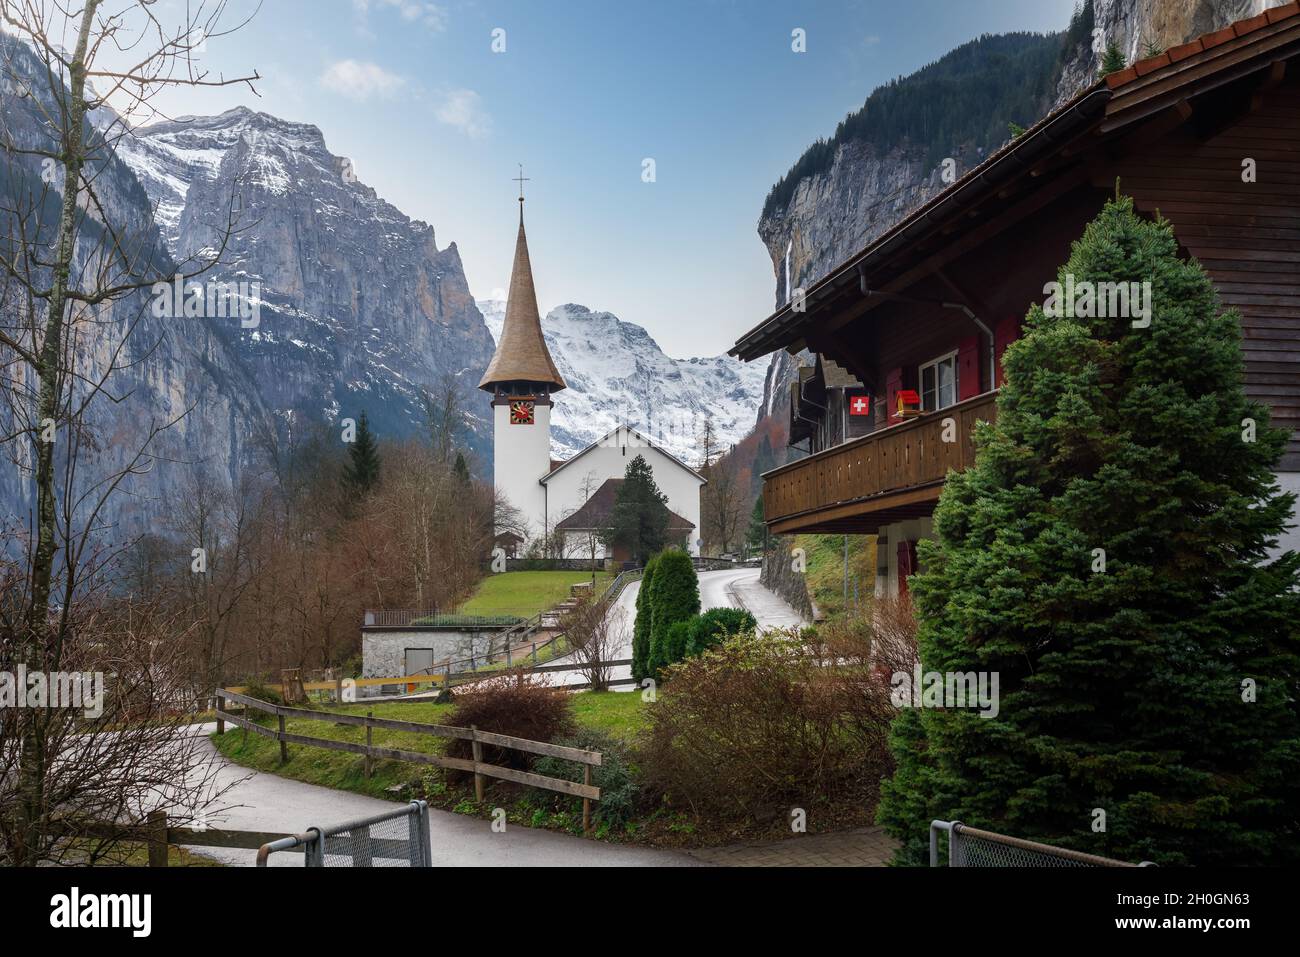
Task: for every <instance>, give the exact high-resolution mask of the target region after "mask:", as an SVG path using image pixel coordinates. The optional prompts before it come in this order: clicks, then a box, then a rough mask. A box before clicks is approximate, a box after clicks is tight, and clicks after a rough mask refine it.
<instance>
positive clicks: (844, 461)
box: [763, 392, 997, 534]
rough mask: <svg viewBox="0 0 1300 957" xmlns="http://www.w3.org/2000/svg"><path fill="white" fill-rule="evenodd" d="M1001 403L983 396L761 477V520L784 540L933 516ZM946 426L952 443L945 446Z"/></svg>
mask: <svg viewBox="0 0 1300 957" xmlns="http://www.w3.org/2000/svg"><path fill="white" fill-rule="evenodd" d="M996 401H997V393H996V392H986V393H984V394H983V395H978V396H975V397H974V398H972V399H967V400H966V401H964V402H959V403H958V404H956V405H952V406H949V407H948V408H946V409H940V410H939V411H937V412H927V413H926V414H925V415H922V416H919V417H917V418H915V419H910V420H908V421H906V422H903V423H901V424H899V425H895V426H891V427H889V428H886V429H880V430H878V431H876V432H872V433H871V434H870V435H864V436H863V437H862V438H859V439H853V440H852V441H849V442H845V443H843V444H842V445H837V446H835V447H834V448H831V449H827V450H826V451H824V452H818V453H817V454H816V455H812V456H809V457H808V458H805V459H800V460H799V461H797V462H791V463H790V464H789V465H783V466H782V467H781V468H779V469H774V470H773V471H771V472H766V473H764V475H763V517H764V520H765V521H766V522H767V524H768V526H769V527H770V528H771V530H772V531H774V532H778V533H782V534H784V533H789V532H824V531H864V532H870V531H875V530H876V528H878V527H879V525H880V524H885V523H886V522H887V521H893V520H897V519H901V518H906V517H911V516H913V515H919V514H928V511H929V509H931V508H933V503H934V501H935V500H936V499H938V497H939V491H940V490H941V489H942V487H943V480H944V477H945V476H946V475H947V474H948V470H949V469H957V470H961V469H964V468H967V467H968V466H970V465H971V463H973V462H974V460H975V449H974V444H973V441H972V434H973V432H974V430H975V423H976V422H977V421H979V420H984V421H988V422H991V421H993V420H994V419H995V418H996V413H997V406H996ZM946 419H953V420H954V422H953V425H955V428H956V432H955V440H954V441H950V442H945V441H944V429H945V424H944V423H945V420H946Z"/></svg>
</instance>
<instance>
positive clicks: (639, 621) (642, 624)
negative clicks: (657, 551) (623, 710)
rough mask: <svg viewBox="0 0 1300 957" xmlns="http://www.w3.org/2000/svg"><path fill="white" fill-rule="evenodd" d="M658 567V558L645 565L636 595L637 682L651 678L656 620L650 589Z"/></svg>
mask: <svg viewBox="0 0 1300 957" xmlns="http://www.w3.org/2000/svg"><path fill="white" fill-rule="evenodd" d="M657 565H658V561H657V560H656V558H651V559H650V561H648V562H646V563H645V570H644V571H643V572H642V573H641V584H640V586H639V587H638V589H637V593H636V621H635V622H634V623H633V625H632V677H633V678H635V679H636V680H637V682H640V681H642V680H643V679H645V678H648V677H649V676H650V667H649V661H650V628H651V625H652V624H653V618H654V611H653V609H652V608H651V605H650V587H651V585H652V584H653V582H654V577H655V567H656V566H657Z"/></svg>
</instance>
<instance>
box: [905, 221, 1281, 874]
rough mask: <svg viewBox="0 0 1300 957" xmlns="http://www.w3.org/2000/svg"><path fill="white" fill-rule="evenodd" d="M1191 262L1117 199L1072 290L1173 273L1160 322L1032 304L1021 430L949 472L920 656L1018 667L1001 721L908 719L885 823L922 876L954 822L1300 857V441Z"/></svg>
mask: <svg viewBox="0 0 1300 957" xmlns="http://www.w3.org/2000/svg"><path fill="white" fill-rule="evenodd" d="M1177 250H1178V244H1177V241H1176V239H1175V238H1174V235H1173V231H1172V228H1171V227H1170V225H1169V224H1168V223H1167V222H1164V221H1156V222H1152V221H1150V220H1146V219H1143V218H1142V217H1140V216H1138V215H1137V214H1136V213H1135V212H1134V209H1133V204H1132V201H1131V200H1129V199H1127V198H1116V199H1115V200H1114V201H1112V202H1109V203H1107V205H1106V207H1105V208H1104V210H1103V211H1102V213H1101V214H1100V215H1099V216H1098V218H1097V219H1096V220H1094V221H1093V222H1092V223H1091V224H1090V225H1089V226H1088V227H1087V229H1086V231H1085V232H1084V235H1083V237H1082V238H1081V239H1080V240H1079V241H1078V242H1076V243H1075V244H1074V246H1073V249H1072V253H1071V256H1070V260H1069V262H1068V263H1067V264H1066V265H1065V266H1064V267H1063V268H1062V270H1061V272H1060V275H1059V277H1058V279H1059V281H1060V282H1061V283H1065V282H1066V277H1067V274H1069V275H1071V276H1072V277H1073V281H1074V283H1075V287H1076V288H1077V289H1082V288H1085V287H1082V286H1080V284H1081V283H1094V284H1095V283H1101V282H1112V281H1113V282H1130V281H1133V280H1137V281H1143V280H1150V282H1151V301H1152V309H1151V312H1150V324H1149V326H1147V327H1146V328H1134V327H1133V325H1132V321H1133V320H1132V319H1130V318H1123V317H1120V318H1115V317H1094V316H1086V317H1085V316H1078V315H1077V314H1078V312H1079V311H1078V310H1076V311H1075V314H1076V316H1077V317H1070V315H1069V313H1068V312H1067V314H1066V315H1064V316H1059V315H1048V314H1047V313H1046V312H1045V311H1044V308H1043V307H1042V306H1038V305H1035V306H1034V307H1033V308H1031V310H1030V312H1029V315H1028V318H1027V321H1026V329H1025V335H1024V336H1023V338H1021V339H1020V340H1018V341H1017V342H1015V343H1013V344H1012V345H1011V346H1010V347H1009V348H1008V350H1007V352H1006V356H1005V359H1004V363H1005V369H1006V373H1007V382H1006V385H1005V387H1004V388H1003V389H1002V391H1001V392H1000V394H999V396H998V405H997V408H998V414H997V422H996V424H993V425H987V424H986V425H982V426H980V428H979V430H978V431H977V436H976V443H977V448H978V454H977V458H976V462H975V464H974V466H973V467H972V468H971V469H970V470H968V471H966V472H963V473H958V474H954V475H950V477H949V479H948V481H947V482H946V484H945V487H944V490H943V495H942V498H941V500H940V503H939V506H938V508H937V510H936V513H935V531H936V534H937V541H934V542H923V543H922V544H921V548H920V565H921V568H922V572H921V573H920V574H919V575H916V576H914V577H913V578H912V588H911V592H912V596H913V599H914V601H915V603H916V607H917V609H918V612H919V616H918V619H919V634H918V647H919V652H920V657H921V662H922V665H923V668H924V670H925V671H936V672H941V673H949V672H972V671H973V672H981V671H983V672H991V673H996V674H997V675H998V676H999V685H1000V687H999V692H1000V695H999V707H998V713H997V715H996V717H991V718H989V717H980V716H979V713H978V712H977V711H974V710H971V709H969V708H968V709H960V708H948V709H937V708H929V707H926V708H921V709H915V708H906V709H904V710H903V712H902V713H901V714H900V716H899V717H898V719H897V720H896V721H895V724H894V727H893V729H892V731H891V747H892V749H893V752H894V755H895V758H896V761H897V771H896V773H895V775H894V777H893V778H892V780H890V781H887V782H886V783H885V786H884V789H883V795H882V800H881V803H880V807H879V820H880V821H881V823H883V824H885V825H886V827H887V829H888V830H889V831H890V833H892V834H894V835H895V836H896V837H898V838H899V839H901V840H902V842H903V846H902V849H901V851H900V855H899V859H900V862H907V863H921V862H923V861H924V859H925V853H926V850H925V849H926V834H927V827H928V824H929V822H930V820H931V819H933V818H941V819H948V820H953V819H959V820H961V821H963V822H965V823H968V824H970V825H972V826H976V827H983V828H987V829H990V830H996V831H1002V832H1005V833H1009V834H1013V835H1016V836H1019V837H1024V838H1030V839H1036V840H1041V841H1045V842H1047V843H1051V844H1056V845H1061V846H1066V847H1074V848H1077V849H1080V850H1087V851H1091V852H1094V853H1099V854H1105V855H1108V856H1113V857H1119V858H1123V859H1128V860H1144V859H1145V860H1152V861H1155V862H1157V863H1162V864H1181V863H1195V864H1217V863H1230V864H1246V863H1252V864H1262V863H1283V862H1290V861H1294V860H1295V858H1296V854H1297V852H1298V851H1300V828H1297V825H1296V815H1295V809H1296V808H1297V807H1300V743H1298V742H1300V724H1298V722H1297V714H1296V710H1295V702H1296V700H1297V693H1296V692H1297V687H1298V682H1300V655H1298V653H1297V643H1296V637H1297V626H1298V623H1300V572H1298V567H1300V556H1297V555H1295V554H1294V553H1290V552H1288V553H1286V554H1285V555H1283V556H1281V557H1279V558H1272V559H1271V558H1269V557H1268V550H1269V548H1270V547H1271V545H1273V544H1274V543H1275V542H1276V540H1277V537H1278V535H1279V533H1280V531H1281V530H1282V529H1283V527H1284V525H1285V523H1286V522H1287V516H1288V514H1289V511H1290V509H1291V507H1292V504H1293V500H1294V496H1292V495H1286V494H1281V493H1280V492H1279V491H1278V490H1277V486H1276V484H1275V480H1274V477H1273V475H1272V473H1271V467H1272V466H1273V464H1274V463H1275V462H1276V461H1277V459H1278V457H1279V455H1280V454H1281V452H1282V450H1283V448H1284V445H1285V441H1286V434H1285V432H1284V431H1283V430H1280V429H1276V428H1272V427H1270V426H1269V425H1268V418H1267V415H1268V413H1267V410H1266V408H1265V407H1264V406H1262V405H1260V404H1259V403H1256V402H1254V401H1251V400H1248V399H1247V398H1246V397H1245V395H1244V393H1243V389H1242V381H1243V361H1242V355H1241V335H1240V331H1239V328H1238V316H1237V315H1236V313H1234V312H1231V311H1229V312H1225V313H1219V311H1218V308H1217V302H1216V298H1215V294H1214V291H1213V288H1212V286H1211V284H1210V281H1209V279H1208V278H1207V276H1206V275H1205V273H1204V272H1203V271H1202V270H1201V268H1200V266H1199V265H1198V264H1197V263H1195V262H1188V261H1184V260H1181V259H1179V258H1178V252H1177ZM1087 311H1088V312H1092V311H1095V310H1087ZM1252 430H1253V431H1252ZM1095 809H1100V810H1101V811H1104V813H1105V820H1104V826H1105V830H1100V831H1099V830H1096V829H1095V824H1096V822H1097V821H1098V820H1099V818H1098V817H1097V815H1096V813H1095Z"/></svg>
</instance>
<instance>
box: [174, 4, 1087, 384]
mask: <svg viewBox="0 0 1300 957" xmlns="http://www.w3.org/2000/svg"><path fill="white" fill-rule="evenodd" d="M186 2H188V3H190V4H195V3H196V2H197V0H160V2H159V3H158V4H157V5H156V6H155V7H154V9H155V11H156V15H157V16H158V17H159V18H160V19H161V20H162V21H164V22H167V21H168V19H169V18H172V19H174V20H179V19H180V17H181V16H182V12H183V10H184V7H185V4H186ZM209 2H211V0H209ZM1073 2H1074V0H907V2H898V0H890V2H880V0H869V2H868V0H857V2H855V0H785V2H775V0H690V2H687V0H648V2H646V0H640V2H631V0H618V2H613V0H610V2H596V0H513V2H507V0H436V2H427V0H262V2H261V4H260V7H259V4H258V3H257V2H256V0H229V2H228V5H227V12H226V14H225V17H224V19H223V22H224V23H226V24H227V25H235V24H237V23H239V22H240V21H242V20H244V19H245V18H246V17H247V16H248V15H250V14H251V15H252V19H251V20H249V21H248V23H247V24H246V25H244V26H242V27H241V28H240V29H239V30H238V31H237V32H235V33H233V34H231V35H229V36H217V37H212V38H210V39H208V40H207V41H206V42H205V43H204V51H203V53H202V54H201V56H200V58H201V60H202V62H203V65H204V66H205V67H206V68H208V69H209V70H211V71H212V74H213V75H217V74H221V75H224V76H227V77H229V76H237V75H245V74H249V73H251V72H252V71H253V70H256V71H257V72H258V73H259V74H260V75H261V76H262V77H263V79H262V80H261V81H259V82H258V83H257V84H256V90H257V95H254V94H253V93H252V92H251V91H250V90H248V89H247V88H246V87H243V86H231V87H217V88H211V87H210V88H203V89H190V88H178V89H176V90H173V91H169V92H168V93H166V94H164V95H163V96H162V97H160V98H159V99H158V100H156V101H155V106H157V107H158V108H159V109H161V110H162V111H163V112H164V113H165V114H166V115H168V116H172V117H176V116H182V115H186V114H211V113H219V112H221V111H222V110H225V109H229V108H231V107H234V106H238V105H244V106H248V107H250V108H253V109H258V110H262V111H264V112H267V113H270V114H273V115H275V116H279V117H282V118H285V119H290V120H294V121H298V122H306V123H313V124H315V125H316V126H319V127H320V128H321V130H322V131H323V133H324V135H325V142H326V144H327V146H328V147H329V149H330V150H331V151H332V152H333V153H335V154H338V155H341V156H346V157H348V158H349V159H350V160H351V161H352V164H353V168H354V170H355V171H356V173H357V176H358V178H359V179H360V180H361V181H362V182H364V183H366V184H368V185H370V186H372V187H373V188H374V189H375V190H376V191H377V192H378V193H379V195H380V196H382V197H383V198H384V199H386V200H388V201H389V202H391V203H393V204H394V205H395V206H397V207H398V208H399V209H401V210H402V211H403V212H404V213H406V214H407V215H409V216H411V217H412V218H414V219H419V220H423V221H425V222H427V223H430V224H431V225H433V227H434V228H435V230H436V235H437V242H438V245H439V247H440V248H441V247H445V246H447V245H448V244H450V243H452V242H455V243H456V245H457V248H458V250H459V251H460V256H461V259H462V261H463V263H464V266H465V273H466V276H467V277H468V280H469V284H470V290H471V292H472V293H473V295H474V296H475V297H476V298H479V299H485V298H490V297H494V296H495V297H502V298H504V289H505V288H506V287H507V285H508V283H509V271H510V264H511V260H512V257H513V252H514V238H515V230H516V219H517V216H518V203H517V202H516V197H517V189H518V184H517V183H515V182H513V178H514V177H516V176H517V175H519V174H518V169H519V165H518V164H520V163H522V164H523V167H524V175H525V176H527V177H528V178H529V179H528V181H527V182H526V183H524V187H525V195H526V196H527V203H526V209H525V218H526V223H527V227H528V240H529V252H530V254H531V257H532V263H533V274H534V278H535V281H536V286H537V293H538V300H539V305H540V306H541V309H542V312H543V314H545V312H547V311H548V310H549V309H551V308H552V307H553V306H556V305H559V304H561V303H565V302H576V303H580V304H582V305H585V306H588V307H590V308H592V309H597V310H606V311H609V312H612V313H614V314H615V315H617V316H618V317H619V318H621V319H625V320H628V321H631V322H635V323H638V324H639V325H642V326H644V327H645V328H646V329H648V330H649V331H650V333H651V335H653V336H654V338H655V339H656V340H657V341H658V342H659V344H660V346H661V347H663V349H664V350H665V351H666V352H667V353H668V354H669V355H672V356H675V357H679V358H680V357H687V356H694V355H715V354H718V353H720V352H724V351H725V350H726V349H727V348H728V347H729V346H730V345H731V344H732V343H733V342H734V341H735V339H736V338H737V337H738V336H739V335H740V334H741V333H743V332H744V331H745V330H747V329H749V328H750V327H752V326H753V325H755V324H757V323H758V322H760V321H762V320H763V319H764V318H765V317H766V316H767V315H768V314H769V313H770V312H771V310H772V307H773V299H774V283H773V271H772V264H771V260H770V258H769V257H768V254H767V250H766V249H765V247H764V246H763V244H762V242H761V241H760V240H759V238H758V234H757V231H756V224H757V221H758V216H759V213H760V211H761V209H762V205H763V200H764V199H765V197H766V196H767V193H768V190H769V189H770V188H771V186H772V184H773V183H774V182H776V180H778V179H779V178H780V177H781V176H782V175H783V174H784V173H785V172H786V171H787V170H788V169H789V167H790V166H791V165H792V164H793V163H794V161H795V160H796V159H798V157H799V156H800V154H801V153H802V152H803V150H804V149H805V148H806V147H807V146H808V145H809V144H811V143H812V142H813V141H814V140H815V139H816V138H817V137H819V136H829V135H830V134H831V133H833V132H834V129H835V126H836V124H837V123H838V122H839V121H840V120H841V119H843V117H844V115H845V114H846V113H848V112H851V111H853V110H856V109H857V108H858V107H860V106H861V105H862V103H863V101H864V100H865V99H866V97H867V95H868V94H870V92H871V91H872V90H873V89H874V88H875V87H876V86H878V85H880V84H881V83H884V82H887V81H888V80H889V79H890V78H892V77H895V76H901V75H906V74H908V73H910V72H912V71H914V70H916V69H918V68H920V67H922V66H924V65H925V64H926V63H928V62H930V61H932V60H934V59H937V58H938V57H940V56H942V55H943V54H944V53H946V52H947V51H948V50H950V49H952V48H953V47H955V46H957V45H959V44H961V43H964V42H965V41H967V40H970V39H973V38H974V37H976V36H978V35H979V34H981V33H1000V32H1006V31H1012V30H1035V31H1049V30H1061V29H1064V27H1065V26H1066V25H1067V23H1068V21H1069V18H1070V12H1071V9H1072V7H1073ZM795 29H801V30H803V31H804V33H805V36H806V52H794V50H793V49H792V45H793V44H792V36H791V35H792V31H794V30H795ZM648 160H649V161H653V179H652V181H647V179H648V176H647V172H646V171H647V168H648V167H647V161H648Z"/></svg>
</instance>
